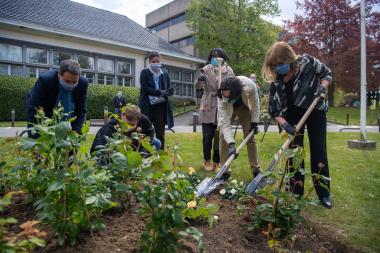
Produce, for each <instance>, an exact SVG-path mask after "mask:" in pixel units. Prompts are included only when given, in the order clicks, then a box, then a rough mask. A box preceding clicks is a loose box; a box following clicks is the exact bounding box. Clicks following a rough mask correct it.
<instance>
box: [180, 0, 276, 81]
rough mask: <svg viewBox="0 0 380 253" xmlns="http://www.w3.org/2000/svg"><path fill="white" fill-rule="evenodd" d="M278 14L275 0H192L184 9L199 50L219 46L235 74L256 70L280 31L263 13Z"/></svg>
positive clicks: (205, 51)
mask: <svg viewBox="0 0 380 253" xmlns="http://www.w3.org/2000/svg"><path fill="white" fill-rule="evenodd" d="M278 14H279V8H278V4H277V0H254V1H252V0H194V1H192V3H191V6H190V8H189V10H188V11H187V13H186V15H187V22H188V26H189V28H190V29H191V30H192V31H193V33H194V37H195V39H196V46H197V48H199V50H200V54H201V55H202V56H206V55H207V54H208V52H209V51H210V50H211V49H212V48H214V47H222V48H223V49H225V50H226V51H227V53H228V56H229V58H230V65H231V67H232V68H233V70H234V72H235V74H244V75H249V74H250V73H252V72H255V73H260V71H261V66H262V63H263V60H264V56H265V53H266V50H267V49H268V47H269V46H270V45H271V44H272V43H273V42H275V41H276V40H277V38H278V34H279V31H280V27H278V26H276V25H273V24H271V23H270V22H268V21H265V20H264V19H263V17H264V16H274V15H278Z"/></svg>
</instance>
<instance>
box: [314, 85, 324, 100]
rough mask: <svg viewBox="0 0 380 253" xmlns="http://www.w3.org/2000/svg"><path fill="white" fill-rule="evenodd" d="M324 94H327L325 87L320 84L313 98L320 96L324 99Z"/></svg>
mask: <svg viewBox="0 0 380 253" xmlns="http://www.w3.org/2000/svg"><path fill="white" fill-rule="evenodd" d="M326 94H327V90H326V87H325V86H323V85H322V84H320V85H319V86H318V88H317V91H316V92H315V93H314V96H316V97H319V96H320V97H322V98H326Z"/></svg>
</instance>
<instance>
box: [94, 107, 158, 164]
mask: <svg viewBox="0 0 380 253" xmlns="http://www.w3.org/2000/svg"><path fill="white" fill-rule="evenodd" d="M121 120H122V121H124V122H126V123H127V124H128V125H129V126H130V127H129V128H128V129H127V131H124V132H122V133H123V134H124V135H126V136H128V137H132V134H133V133H136V132H137V133H139V134H143V135H145V136H146V137H149V138H150V144H151V145H152V146H153V147H154V148H155V149H157V150H158V149H160V148H161V141H160V140H159V139H157V138H156V137H155V134H154V128H153V126H152V122H151V121H150V120H149V119H148V117H147V116H145V115H144V114H141V110H140V108H139V107H138V106H137V105H132V104H128V105H126V106H125V107H123V108H122V110H121ZM119 129H121V126H120V124H119V120H118V119H111V120H110V121H109V122H108V123H107V124H105V125H104V126H102V127H101V128H100V129H99V130H98V132H97V133H96V136H95V139H94V142H93V143H92V146H91V150H90V153H91V155H95V154H96V155H97V157H98V162H99V163H100V164H101V165H106V164H107V163H108V160H109V159H107V157H106V155H105V154H103V153H102V152H96V151H98V150H100V149H102V148H104V146H105V145H106V144H107V139H106V137H112V135H113V134H115V133H116V132H117V131H118V130H119ZM131 147H132V148H133V149H134V150H136V151H138V152H140V153H145V154H148V151H147V150H145V149H144V148H143V147H142V146H141V145H139V142H138V141H137V140H132V142H131Z"/></svg>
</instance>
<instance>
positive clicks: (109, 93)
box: [0, 75, 140, 121]
mask: <svg viewBox="0 0 380 253" xmlns="http://www.w3.org/2000/svg"><path fill="white" fill-rule="evenodd" d="M35 81H36V79H35V78H23V77H16V76H4V75H0V121H5V120H10V119H11V110H12V109H15V110H16V120H25V119H26V115H25V97H26V94H27V93H28V92H29V91H30V90H31V89H32V87H33V86H34V83H35ZM119 90H121V91H122V92H123V95H124V96H125V98H126V100H127V103H133V104H136V103H137V101H138V97H139V93H140V91H139V89H137V88H132V87H120V86H105V85H94V84H90V85H89V88H88V101H87V119H97V118H103V109H104V106H107V107H108V108H109V110H110V111H113V110H114V107H113V103H112V101H113V98H114V97H115V96H116V95H117V92H118V91H119Z"/></svg>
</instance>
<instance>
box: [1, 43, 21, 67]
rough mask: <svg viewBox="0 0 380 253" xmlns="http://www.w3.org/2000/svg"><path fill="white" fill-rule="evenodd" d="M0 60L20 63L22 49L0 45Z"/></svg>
mask: <svg viewBox="0 0 380 253" xmlns="http://www.w3.org/2000/svg"><path fill="white" fill-rule="evenodd" d="M0 60H4V61H18V62H21V61H22V47H19V46H13V45H8V44H3V43H0Z"/></svg>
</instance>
